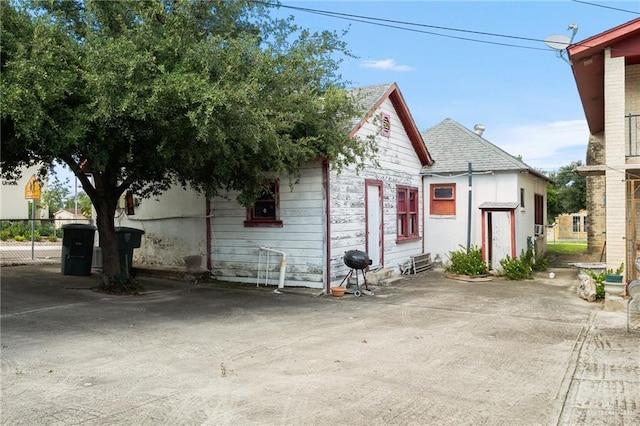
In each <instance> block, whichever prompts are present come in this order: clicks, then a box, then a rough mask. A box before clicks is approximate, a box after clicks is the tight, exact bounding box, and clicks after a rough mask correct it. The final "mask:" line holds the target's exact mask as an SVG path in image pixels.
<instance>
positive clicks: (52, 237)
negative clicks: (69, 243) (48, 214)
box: [47, 234, 58, 243]
mask: <svg viewBox="0 0 640 426" xmlns="http://www.w3.org/2000/svg"><path fill="white" fill-rule="evenodd" d="M47 240H49V242H50V243H55V242H56V241H58V237H56V235H55V234H51V235H49V236H48V237H47Z"/></svg>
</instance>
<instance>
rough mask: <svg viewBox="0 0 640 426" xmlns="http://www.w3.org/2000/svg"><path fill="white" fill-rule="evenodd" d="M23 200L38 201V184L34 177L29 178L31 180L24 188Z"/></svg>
mask: <svg viewBox="0 0 640 426" xmlns="http://www.w3.org/2000/svg"><path fill="white" fill-rule="evenodd" d="M24 198H26V199H27V200H39V199H40V182H38V180H37V179H36V175H33V176H31V179H29V182H27V185H26V186H25V187H24Z"/></svg>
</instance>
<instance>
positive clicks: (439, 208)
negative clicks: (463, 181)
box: [429, 183, 456, 216]
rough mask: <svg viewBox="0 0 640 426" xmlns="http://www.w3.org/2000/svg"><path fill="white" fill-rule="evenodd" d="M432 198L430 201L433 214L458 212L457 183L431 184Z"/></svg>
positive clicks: (453, 213) (449, 214) (430, 209)
mask: <svg viewBox="0 0 640 426" xmlns="http://www.w3.org/2000/svg"><path fill="white" fill-rule="evenodd" d="M430 188H431V198H430V201H429V211H430V214H432V215H448V216H451V215H455V214H456V184H455V183H444V184H442V183H437V184H436V183H434V184H431V187H430Z"/></svg>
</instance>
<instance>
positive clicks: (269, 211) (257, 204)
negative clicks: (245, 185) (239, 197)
mask: <svg viewBox="0 0 640 426" xmlns="http://www.w3.org/2000/svg"><path fill="white" fill-rule="evenodd" d="M279 209H280V188H279V185H278V182H277V181H271V182H269V183H268V184H267V186H266V187H265V188H264V189H263V190H262V191H260V195H258V198H256V200H255V201H254V203H253V205H252V206H250V207H247V220H245V222H244V226H247V227H282V221H281V220H280V217H279V213H278V211H279Z"/></svg>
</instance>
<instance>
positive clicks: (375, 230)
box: [366, 183, 383, 268]
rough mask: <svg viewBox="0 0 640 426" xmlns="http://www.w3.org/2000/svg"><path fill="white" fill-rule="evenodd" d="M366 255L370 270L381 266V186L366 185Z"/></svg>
mask: <svg viewBox="0 0 640 426" xmlns="http://www.w3.org/2000/svg"><path fill="white" fill-rule="evenodd" d="M366 207H367V224H366V227H367V254H368V255H369V259H371V268H375V267H378V266H382V242H383V240H382V235H383V232H382V184H377V183H376V184H367V199H366Z"/></svg>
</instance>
